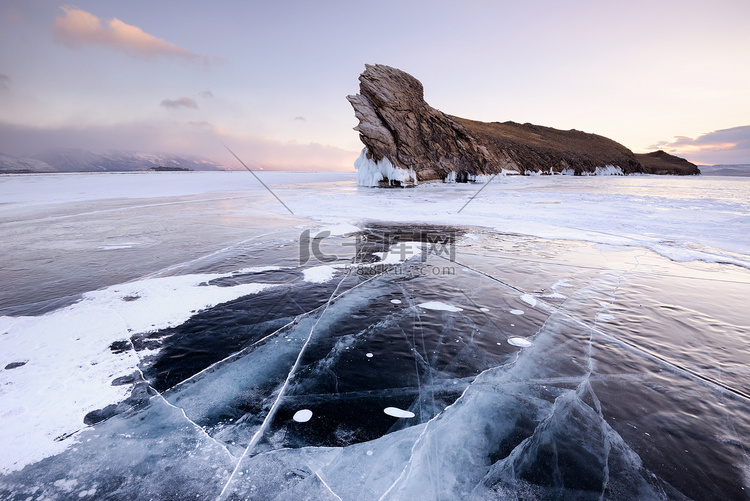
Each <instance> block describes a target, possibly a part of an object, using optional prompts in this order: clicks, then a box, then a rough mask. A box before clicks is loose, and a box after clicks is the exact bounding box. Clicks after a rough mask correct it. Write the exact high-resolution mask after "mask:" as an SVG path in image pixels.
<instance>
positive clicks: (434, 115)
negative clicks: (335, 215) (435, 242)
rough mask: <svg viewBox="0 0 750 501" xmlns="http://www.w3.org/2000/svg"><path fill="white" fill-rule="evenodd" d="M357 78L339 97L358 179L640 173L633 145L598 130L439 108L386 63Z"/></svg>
mask: <svg viewBox="0 0 750 501" xmlns="http://www.w3.org/2000/svg"><path fill="white" fill-rule="evenodd" d="M359 82H360V85H359V94H357V95H354V96H348V97H347V99H348V100H349V102H350V103H351V105H352V106H353V107H354V114H355V116H356V117H357V119H359V125H357V127H355V130H356V131H358V132H359V135H360V138H361V140H362V142H363V143H364V144H365V148H364V150H363V151H362V156H361V157H360V158H359V160H358V161H357V164H356V165H357V169H358V177H359V182H360V184H364V185H369V186H378V185H379V186H410V185H414V184H418V183H420V182H425V181H440V180H442V181H445V180H457V181H466V180H469V179H475V178H477V177H478V176H482V175H489V174H496V173H500V172H503V171H506V172H510V173H516V174H531V173H543V174H555V173H565V174H575V175H581V174H594V173H597V172H602V171H603V170H606V171H608V172H610V173H622V174H629V173H633V172H643V167H642V166H641V164H640V163H639V162H638V160H637V159H636V157H635V155H634V154H633V152H631V151H630V150H629V149H627V148H625V147H624V146H622V145H621V144H619V143H616V142H615V141H612V140H611V139H607V138H605V137H602V136H597V135H595V134H588V133H585V132H581V131H577V130H569V131H563V130H557V129H552V128H550V127H542V126H538V125H531V124H517V123H513V122H505V123H498V122H493V123H484V122H477V121H474V120H467V119H464V118H458V117H454V116H451V115H447V114H445V113H443V112H441V111H439V110H436V109H435V108H432V107H431V106H429V105H428V104H427V103H426V102H425V100H424V91H423V87H422V84H421V83H420V82H419V80H417V79H416V78H414V77H413V76H411V75H409V74H408V73H405V72H403V71H401V70H398V69H396V68H391V67H390V66H385V65H381V64H376V65H369V64H368V65H366V69H365V71H364V72H363V73H362V74H361V75H360V77H359Z"/></svg>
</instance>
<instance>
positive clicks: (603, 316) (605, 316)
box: [596, 313, 615, 320]
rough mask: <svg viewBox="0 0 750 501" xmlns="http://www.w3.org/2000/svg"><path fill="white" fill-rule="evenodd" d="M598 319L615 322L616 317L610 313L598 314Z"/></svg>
mask: <svg viewBox="0 0 750 501" xmlns="http://www.w3.org/2000/svg"><path fill="white" fill-rule="evenodd" d="M596 319H597V320H614V319H615V316H614V315H610V314H608V313H598V314H597V315H596Z"/></svg>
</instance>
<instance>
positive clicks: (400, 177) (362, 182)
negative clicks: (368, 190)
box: [354, 148, 417, 186]
mask: <svg viewBox="0 0 750 501" xmlns="http://www.w3.org/2000/svg"><path fill="white" fill-rule="evenodd" d="M354 168H355V169H357V184H358V185H359V186H382V185H383V183H386V184H388V185H389V186H415V185H416V184H417V174H416V173H415V172H414V169H400V168H398V167H396V166H394V165H393V164H392V163H391V161H390V160H388V159H387V158H385V157H383V159H382V160H381V161H380V162H376V161H374V160H372V159H370V158H367V148H363V149H362V153H361V154H360V155H359V158H358V159H357V160H356V161H355V162H354Z"/></svg>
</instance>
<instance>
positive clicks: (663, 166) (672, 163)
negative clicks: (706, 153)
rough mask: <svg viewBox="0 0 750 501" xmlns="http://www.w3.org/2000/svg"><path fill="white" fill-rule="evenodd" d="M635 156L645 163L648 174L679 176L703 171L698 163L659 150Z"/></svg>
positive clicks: (644, 169)
mask: <svg viewBox="0 0 750 501" xmlns="http://www.w3.org/2000/svg"><path fill="white" fill-rule="evenodd" d="M635 157H636V158H637V159H638V161H639V162H641V165H643V171H644V172H645V173H646V174H675V175H678V176H694V175H697V174H700V173H701V171H700V169H699V168H698V166H697V165H695V164H694V163H690V162H688V161H687V160H685V159H684V158H680V157H676V156H674V155H670V154H669V153H667V152H665V151H662V150H659V151H653V152H651V153H639V154H636V155H635Z"/></svg>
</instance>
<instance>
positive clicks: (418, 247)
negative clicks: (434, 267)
mask: <svg viewBox="0 0 750 501" xmlns="http://www.w3.org/2000/svg"><path fill="white" fill-rule="evenodd" d="M423 248H424V244H423V243H422V242H399V243H397V244H393V245H391V247H390V249H388V251H387V252H383V253H381V254H380V261H379V262H377V263H372V264H373V265H380V264H399V263H403V262H404V261H406V260H407V259H411V258H413V257H418V256H419V257H421V256H422V250H423Z"/></svg>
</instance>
